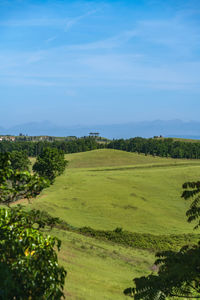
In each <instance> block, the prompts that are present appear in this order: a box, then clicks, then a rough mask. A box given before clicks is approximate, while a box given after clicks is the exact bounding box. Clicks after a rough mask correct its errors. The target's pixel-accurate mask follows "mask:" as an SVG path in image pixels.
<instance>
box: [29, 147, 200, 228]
mask: <svg viewBox="0 0 200 300" xmlns="http://www.w3.org/2000/svg"><path fill="white" fill-rule="evenodd" d="M66 157H67V159H68V160H69V167H68V168H67V169H66V171H65V173H64V174H63V175H62V176H60V177H58V178H57V179H56V181H55V183H54V185H53V186H51V187H50V188H48V189H46V190H45V191H44V192H43V193H42V194H41V196H39V197H38V198H37V199H36V200H35V201H34V203H33V207H36V208H40V209H45V210H47V211H48V212H49V213H50V214H53V215H55V216H59V217H61V218H62V219H63V220H65V221H67V222H68V223H70V224H71V225H73V226H77V227H82V226H90V227H93V228H95V229H111V230H112V229H114V228H116V227H123V228H124V229H126V230H129V231H132V232H147V233H154V234H167V233H185V232H191V230H192V226H190V225H188V224H187V223H186V218H185V211H186V209H187V207H188V203H186V202H185V201H184V200H183V199H181V198H180V195H181V185H182V183H184V182H185V181H188V180H197V179H198V178H199V174H200V161H197V160H195V161H194V160H193V161H192V160H173V159H168V158H154V157H151V156H144V155H138V154H135V153H127V152H123V151H118V150H108V149H104V150H95V151H91V152H84V153H77V154H70V155H67V156H66Z"/></svg>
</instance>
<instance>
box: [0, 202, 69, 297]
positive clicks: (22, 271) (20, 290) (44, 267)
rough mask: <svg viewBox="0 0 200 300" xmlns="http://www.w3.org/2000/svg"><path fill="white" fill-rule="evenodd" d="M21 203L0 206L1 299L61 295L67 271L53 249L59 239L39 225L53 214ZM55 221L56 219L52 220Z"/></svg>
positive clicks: (50, 221)
mask: <svg viewBox="0 0 200 300" xmlns="http://www.w3.org/2000/svg"><path fill="white" fill-rule="evenodd" d="M45 216H46V217H45V218H43V213H42V212H39V211H29V212H27V211H24V210H22V207H20V206H17V207H15V208H10V209H5V208H1V209H0V228H1V239H0V300H12V299H13V300H14V299H19V300H27V299H32V300H36V299H37V300H38V299H39V300H40V299H45V300H46V299H49V300H50V299H55V300H57V299H61V298H62V297H63V296H64V294H63V287H64V281H65V276H66V271H65V270H64V268H63V267H60V266H59V265H58V260H57V254H56V251H55V249H56V248H57V250H58V251H59V250H60V245H61V242H60V240H58V239H57V238H55V237H51V236H49V235H47V236H45V235H44V234H43V233H42V232H40V231H39V229H40V228H41V227H42V228H44V226H45V225H49V224H48V222H49V223H50V224H52V220H53V219H52V218H51V217H47V215H46V214H45ZM53 222H54V225H55V223H56V220H55V219H54V220H53Z"/></svg>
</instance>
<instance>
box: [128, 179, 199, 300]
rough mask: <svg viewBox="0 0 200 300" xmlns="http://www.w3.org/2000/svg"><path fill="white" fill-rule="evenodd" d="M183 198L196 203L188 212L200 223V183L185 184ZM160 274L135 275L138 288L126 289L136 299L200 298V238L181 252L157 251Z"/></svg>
mask: <svg viewBox="0 0 200 300" xmlns="http://www.w3.org/2000/svg"><path fill="white" fill-rule="evenodd" d="M183 189H184V190H183V193H182V197H183V198H184V199H186V200H187V199H191V198H192V200H193V201H192V203H191V205H190V208H189V210H188V211H187V213H186V215H187V217H188V222H192V221H196V222H197V223H196V225H195V229H197V228H198V227H199V226H200V221H199V219H200V182H187V183H185V184H183ZM156 257H157V260H156V261H155V265H157V266H158V272H157V274H153V273H152V274H151V275H149V276H146V277H145V276H143V277H140V278H135V279H134V283H135V287H134V288H129V289H126V290H125V291H124V293H125V294H129V295H130V296H132V297H134V299H135V300H164V299H169V298H170V299H180V298H182V299H199V298H200V241H199V243H198V244H197V245H193V246H188V245H186V246H184V247H182V248H181V249H180V251H163V252H161V253H157V254H156Z"/></svg>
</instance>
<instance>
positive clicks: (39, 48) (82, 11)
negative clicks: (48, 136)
mask: <svg viewBox="0 0 200 300" xmlns="http://www.w3.org/2000/svg"><path fill="white" fill-rule="evenodd" d="M0 101H1V106H0V107H1V109H0V110H1V120H0V125H1V126H12V125H14V124H18V123H26V122H29V121H43V120H50V121H52V122H54V123H56V124H59V125H77V124H83V125H86V124H87V125H91V124H112V123H125V122H132V121H142V120H154V119H164V120H170V119H182V120H199V112H200V1H199V0H180V1H179V0H132V1H128V0H123V1H117V0H115V1H111V0H110V1H109V0H108V1H59V0H57V1H37V0H35V1H29V0H18V1H17V0H10V1H6V0H0Z"/></svg>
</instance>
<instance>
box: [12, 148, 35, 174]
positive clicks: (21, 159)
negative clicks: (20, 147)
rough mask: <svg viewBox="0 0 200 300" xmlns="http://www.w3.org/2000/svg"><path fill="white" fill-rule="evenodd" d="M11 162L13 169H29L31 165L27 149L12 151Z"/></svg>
mask: <svg viewBox="0 0 200 300" xmlns="http://www.w3.org/2000/svg"><path fill="white" fill-rule="evenodd" d="M10 162H11V167H12V169H13V170H20V171H28V170H29V167H30V165H31V162H30V160H29V158H28V154H27V152H26V151H12V152H11V153H10Z"/></svg>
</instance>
